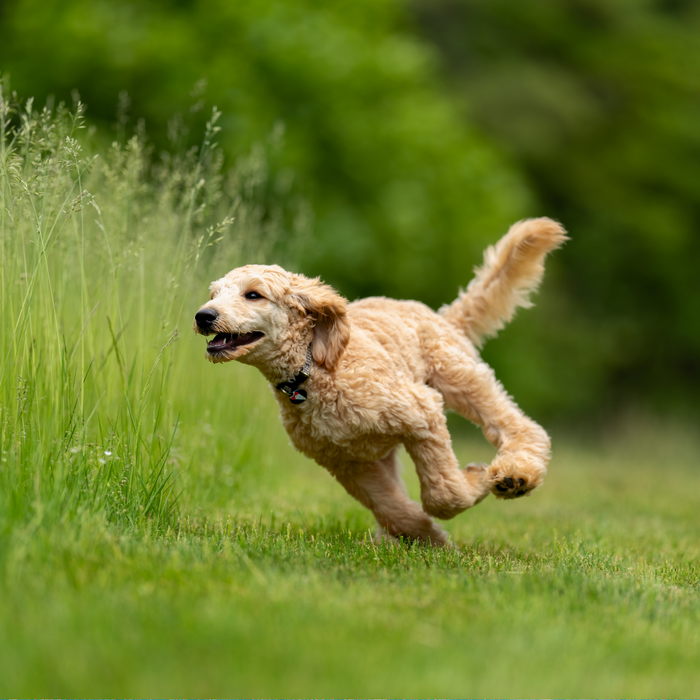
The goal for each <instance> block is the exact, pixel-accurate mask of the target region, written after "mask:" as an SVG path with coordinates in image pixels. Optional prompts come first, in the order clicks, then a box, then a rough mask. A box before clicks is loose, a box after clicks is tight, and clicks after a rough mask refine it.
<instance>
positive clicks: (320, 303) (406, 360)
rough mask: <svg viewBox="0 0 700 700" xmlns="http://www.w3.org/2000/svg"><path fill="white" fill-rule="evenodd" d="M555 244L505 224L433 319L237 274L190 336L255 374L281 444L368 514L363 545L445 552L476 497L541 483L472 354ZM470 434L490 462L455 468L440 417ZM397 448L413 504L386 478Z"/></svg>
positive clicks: (282, 275)
mask: <svg viewBox="0 0 700 700" xmlns="http://www.w3.org/2000/svg"><path fill="white" fill-rule="evenodd" d="M566 240H567V236H566V233H565V231H564V229H563V228H562V227H561V226H560V225H559V224H558V223H556V222H555V221H552V220H551V219H548V218H539V219H529V220H525V221H521V222H518V223H516V224H514V225H513V226H512V227H511V228H510V230H509V231H508V233H507V234H506V235H505V236H504V237H503V238H502V239H501V240H500V241H499V242H498V243H497V244H496V245H495V246H492V247H489V248H488V249H487V250H486V251H485V253H484V264H483V266H482V267H481V268H477V269H476V270H475V277H474V279H473V280H472V281H471V283H470V284H469V286H468V288H467V289H466V291H463V292H461V293H460V295H459V296H458V298H457V299H456V300H455V301H454V302H452V303H451V304H449V305H447V306H444V307H442V308H441V309H440V310H439V311H438V312H435V311H433V310H432V309H430V308H428V307H427V306H425V305H424V304H422V303H420V302H416V301H396V300H393V299H387V298H384V297H370V298H367V299H361V300H359V301H355V302H352V303H348V302H347V301H346V300H345V299H344V298H343V297H342V296H340V295H339V294H338V293H337V292H336V291H335V290H334V289H333V288H332V287H330V286H328V285H327V284H324V283H323V282H322V281H321V280H320V279H319V278H316V279H310V278H308V277H305V276H303V275H300V274H295V273H292V272H287V271H286V270H284V269H283V268H281V267H279V266H277V265H246V266H244V267H239V268H236V269H235V270H232V271H231V272H229V273H228V274H227V275H226V276H225V277H222V278H221V279H219V280H216V281H215V282H213V283H212V284H211V286H210V300H209V301H208V302H207V303H206V304H204V305H203V306H202V307H201V308H200V309H199V311H197V313H196V314H195V321H194V330H195V331H196V332H197V333H199V334H201V335H204V336H211V335H214V337H213V339H211V340H209V342H208V344H207V348H206V357H207V359H208V360H210V361H211V362H214V363H218V362H230V361H231V360H237V361H238V362H243V363H244V364H248V365H253V366H254V367H257V368H258V369H259V370H260V371H261V372H262V373H263V375H264V376H265V378H266V379H267V380H268V382H269V383H270V385H271V387H272V389H273V393H274V395H275V398H276V399H277V402H278V403H279V409H280V416H281V419H282V423H283V424H284V427H285V429H286V430H287V433H288V434H289V436H290V438H291V442H292V444H293V445H294V446H295V447H296V448H297V449H298V450H300V451H301V452H303V453H304V454H305V455H307V456H308V457H311V458H312V459H314V460H315V461H316V462H317V463H318V464H320V465H321V466H322V467H325V468H326V469H327V470H328V471H329V472H330V473H331V474H332V475H333V476H334V477H335V479H336V480H337V481H338V482H340V483H341V484H342V485H343V487H345V489H346V490H347V492H348V493H349V494H350V495H351V496H354V497H355V498H356V499H357V500H358V501H359V502H360V503H362V504H363V505H364V506H366V507H367V508H369V509H370V510H371V511H372V513H373V514H374V517H375V519H376V521H377V524H378V526H379V530H378V533H377V536H378V537H379V538H386V539H398V538H404V539H406V540H409V541H418V542H424V543H428V544H431V545H433V546H443V545H445V544H446V543H447V542H448V536H447V533H446V532H445V531H444V530H443V529H442V528H441V527H440V526H439V525H438V524H437V523H436V522H435V521H434V519H433V518H439V519H450V518H453V517H455V516H456V515H458V514H459V513H461V512H462V511H464V510H466V509H467V508H471V507H472V506H474V505H476V504H478V503H480V502H481V501H482V500H483V499H484V498H485V497H486V496H487V495H488V494H489V493H493V494H494V496H496V497H497V498H504V499H508V498H518V497H520V496H523V495H525V494H527V493H529V492H531V491H532V490H533V489H536V488H537V487H538V486H540V484H541V483H542V480H543V478H544V475H545V473H546V468H547V463H548V461H549V457H550V439H549V436H548V435H547V433H546V432H545V431H544V429H543V428H541V427H540V426H539V425H538V424H537V423H535V422H534V421H533V420H531V419H530V418H528V417H527V416H526V415H525V414H524V413H523V412H522V411H521V410H520V408H519V407H518V406H517V404H516V403H515V402H514V401H513V399H512V398H511V397H510V396H509V395H508V394H507V393H506V391H505V389H504V388H503V386H502V385H501V384H500V382H498V380H497V379H496V377H495V375H494V372H493V370H492V369H491V368H490V367H489V366H488V365H487V364H486V363H485V362H484V361H483V360H482V359H481V357H480V355H479V348H480V347H481V346H482V343H483V342H484V340H485V339H486V338H488V337H492V336H495V335H496V334H497V333H498V331H499V330H500V329H501V328H503V327H504V325H505V324H506V323H507V322H508V321H510V319H511V318H512V317H513V315H514V314H515V312H516V310H517V308H518V307H528V306H531V303H530V301H529V296H530V293H531V292H533V291H535V290H536V288H537V287H538V285H539V283H540V281H541V279H542V275H543V273H544V264H543V263H544V258H545V256H546V255H547V254H548V253H549V252H551V251H553V250H555V249H556V248H558V247H560V246H561V245H562V244H563V243H564V242H565V241H566ZM446 408H447V409H452V410H454V411H457V412H458V413H460V414H461V415H462V416H464V417H465V418H468V419H469V420H471V421H472V422H474V423H476V424H477V425H479V426H480V427H481V428H482V430H483V433H484V435H485V436H486V438H487V439H488V440H489V442H491V443H492V444H493V445H494V446H495V447H497V454H496V456H495V458H494V459H493V461H492V462H491V464H490V465H485V464H469V465H467V466H466V467H465V468H463V469H462V468H460V465H459V463H458V462H457V458H456V457H455V455H454V452H453V450H452V445H451V440H450V434H449V432H448V430H447V424H446V419H445V414H444V410H445V409H446ZM400 444H403V445H404V447H405V448H406V451H407V452H408V454H409V455H410V457H411V459H412V460H413V462H414V464H415V467H416V471H417V473H418V477H419V481H420V491H421V504H418V503H416V502H415V501H412V500H411V499H410V498H409V496H408V493H407V491H406V487H405V484H404V482H403V480H402V478H401V476H400V465H399V461H398V458H397V450H398V447H399V445H400Z"/></svg>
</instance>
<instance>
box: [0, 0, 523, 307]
mask: <svg viewBox="0 0 700 700" xmlns="http://www.w3.org/2000/svg"><path fill="white" fill-rule="evenodd" d="M407 20H408V18H407V16H406V13H405V11H404V9H403V8H402V6H401V4H400V3H398V2H396V1H395V0H380V1H377V0H361V1H359V2H357V1H355V2H333V3H321V4H319V3H317V2H311V1H310V0H295V1H294V2H288V1H287V0H256V1H255V2H246V3H231V2H227V1H226V0H203V1H201V2H185V3H174V2H151V3H148V4H144V3H141V2H139V3H134V2H123V3H94V2H88V1H87V0H68V1H66V0H60V1H59V0H47V1H46V2H45V1H44V0H42V1H41V2H35V1H34V0H15V1H14V2H10V4H9V5H8V9H7V10H6V11H5V20H4V22H3V25H4V26H3V29H2V30H1V33H0V46H2V48H0V61H1V63H0V67H2V68H3V69H4V70H5V71H9V73H10V76H11V80H12V84H13V88H14V89H16V90H18V91H19V92H20V93H22V94H34V95H47V94H54V93H55V94H58V95H61V96H64V99H67V97H68V95H70V91H71V90H72V89H73V88H76V87H77V88H79V90H80V94H81V97H82V99H84V100H85V101H86V102H87V104H89V105H90V113H91V115H92V116H93V118H97V119H100V120H101V121H102V123H104V124H111V123H112V122H113V121H114V116H113V115H114V102H115V97H116V94H117V93H118V91H120V90H126V91H128V95H129V99H130V104H131V110H132V111H133V113H134V114H136V115H138V116H140V117H145V119H146V122H147V125H148V131H149V134H150V135H151V137H152V138H154V139H155V141H156V143H158V144H159V145H162V144H163V143H165V141H166V139H165V135H166V125H167V124H168V122H169V121H170V130H169V133H170V136H171V137H173V136H174V135H176V134H178V133H179V132H178V129H179V128H180V127H181V126H182V125H185V124H187V123H189V122H190V120H189V118H187V119H185V118H180V119H176V120H173V119H171V117H172V115H173V114H174V113H176V112H178V111H182V109H183V105H185V104H186V100H187V95H188V92H190V93H191V95H192V102H193V104H192V108H191V109H192V110H194V119H195V123H196V120H197V117H198V115H200V114H201V112H200V111H199V110H201V109H202V105H204V104H211V103H212V101H213V104H216V105H217V106H218V107H219V108H220V109H221V110H222V112H223V117H222V122H221V123H222V125H223V126H224V132H223V134H222V139H223V140H222V143H223V144H224V147H225V149H226V150H227V151H228V152H229V153H231V152H234V153H235V152H240V151H241V150H244V149H247V147H248V144H249V143H250V142H251V141H254V140H260V139H262V138H263V137H264V136H265V135H266V134H267V133H269V132H270V131H271V130H272V128H273V126H274V125H275V124H276V123H277V122H278V121H280V120H281V121H282V122H283V123H284V124H285V127H286V148H285V150H284V157H283V158H282V159H281V160H280V161H279V162H277V163H274V164H273V165H274V166H275V171H276V172H277V174H278V179H277V180H276V184H275V185H274V186H275V188H276V190H275V193H276V194H277V193H278V192H280V191H282V192H284V191H285V190H286V188H288V187H290V186H291V184H292V179H293V177H294V174H296V176H297V177H298V179H300V183H299V184H298V187H300V188H301V190H302V191H303V192H304V193H305V194H306V196H307V197H308V198H309V199H310V201H311V202H312V204H313V207H314V211H315V214H316V234H317V236H316V240H315V241H314V244H313V245H312V246H310V247H309V248H308V250H306V255H305V257H304V260H303V264H302V268H303V269H302V270H300V271H303V272H307V273H311V274H322V275H323V276H324V277H325V278H326V279H327V281H329V282H330V283H333V284H336V285H337V286H338V287H339V288H340V289H341V291H343V292H344V293H345V294H347V295H349V296H350V297H354V296H358V295H367V294H377V293H386V294H391V295H396V296H400V297H411V298H419V299H423V300H425V301H426V302H428V303H431V304H433V305H438V304H441V303H444V302H447V301H450V300H452V299H453V298H454V296H455V295H456V292H457V290H458V287H459V285H464V284H466V283H467V282H468V281H469V278H470V274H471V272H470V271H471V268H472V266H473V265H474V264H475V263H477V262H478V261H479V259H480V254H481V251H482V249H483V248H484V247H485V245H486V244H487V242H491V241H493V240H494V239H495V238H496V237H497V236H498V235H500V234H501V233H503V232H504V230H505V228H506V226H507V225H508V224H510V223H511V222H512V221H513V220H515V219H516V218H518V217H520V216H522V214H523V213H524V212H525V209H526V205H527V202H528V196H527V192H526V190H525V188H524V187H523V185H522V182H521V180H520V178H519V177H518V175H517V174H516V173H515V172H514V171H513V169H512V168H511V167H509V166H508V165H507V164H506V163H505V162H504V160H503V159H502V158H500V157H499V156H498V155H497V154H496V153H495V151H494V149H493V148H492V147H491V146H490V145H489V144H488V143H487V142H486V141H485V139H484V138H483V137H481V136H480V135H479V134H478V133H477V132H475V131H474V130H472V129H469V128H468V127H465V126H464V125H463V124H462V122H461V120H460V117H459V114H458V112H457V110H456V109H455V107H454V105H453V103H452V101H451V100H450V98H449V96H447V95H446V94H445V92H444V91H443V90H441V89H440V86H439V84H436V82H435V74H436V66H437V64H436V58H435V55H434V51H433V50H432V49H431V48H430V47H429V46H427V45H426V44H425V43H424V42H421V41H420V40H418V39H417V38H416V37H415V36H414V35H413V34H412V32H411V31H410V29H409V28H408V25H407ZM193 86H194V87H193ZM127 116H128V113H125V112H124V110H123V109H122V110H121V112H120V116H119V120H120V121H119V124H120V127H119V128H123V124H124V122H125V120H126V118H127ZM290 169H291V170H290ZM292 171H293V172H292Z"/></svg>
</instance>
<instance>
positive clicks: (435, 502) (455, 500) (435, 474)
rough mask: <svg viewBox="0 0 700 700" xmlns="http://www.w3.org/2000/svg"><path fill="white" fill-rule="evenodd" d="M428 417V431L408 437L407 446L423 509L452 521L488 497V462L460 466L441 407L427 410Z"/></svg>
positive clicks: (426, 415)
mask: <svg viewBox="0 0 700 700" xmlns="http://www.w3.org/2000/svg"><path fill="white" fill-rule="evenodd" d="M427 405H429V402H428V401H426V402H425V404H424V406H427ZM424 418H426V419H427V421H428V424H429V428H428V430H427V431H424V430H421V431H420V437H416V436H409V437H407V438H406V439H405V440H404V445H405V447H406V450H407V451H408V454H409V455H410V456H411V459H412V460H413V463H414V464H415V466H416V472H417V473H418V480H419V481H420V487H421V502H422V503H423V508H424V509H425V511H426V512H427V513H429V514H430V515H433V516H435V517H436V518H441V519H442V520H449V519H450V518H454V517H455V515H459V514H460V513H461V512H463V511H465V510H466V509H467V508H471V507H472V506H475V505H476V504H477V503H480V502H481V501H483V500H484V498H486V496H488V494H489V486H488V483H487V480H486V472H485V468H486V465H469V466H467V467H466V468H465V469H460V467H459V462H458V461H457V457H455V454H454V452H453V450H452V442H451V440H450V433H449V432H448V430H447V421H446V419H445V414H444V413H443V412H442V410H441V408H440V409H438V410H431V411H430V412H427V411H426V412H424Z"/></svg>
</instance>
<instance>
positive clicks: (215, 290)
mask: <svg viewBox="0 0 700 700" xmlns="http://www.w3.org/2000/svg"><path fill="white" fill-rule="evenodd" d="M209 292H210V294H209V297H210V300H209V301H208V302H207V303H206V304H204V306H202V307H201V308H200V309H199V311H198V312H197V313H196V314H195V317H194V318H195V320H194V330H195V332H196V333H200V334H202V335H205V336H209V335H214V338H213V339H212V340H210V341H209V343H208V345H207V358H208V359H209V360H211V361H212V362H229V361H230V360H241V359H243V358H245V359H244V361H245V362H246V364H253V365H257V366H259V367H261V368H262V367H263V366H264V365H265V363H266V362H268V361H270V358H273V357H279V355H280V353H284V352H285V350H286V351H289V350H291V349H292V348H293V346H295V345H299V346H301V345H303V346H304V349H305V347H306V345H308V344H309V343H311V352H312V354H313V357H314V360H315V361H316V362H317V363H318V364H319V365H323V366H325V367H326V368H327V369H334V368H335V366H336V365H337V363H338V360H339V359H340V356H341V355H342V353H343V350H344V349H345V346H346V345H347V342H348V338H349V336H350V328H349V325H348V322H347V320H346V318H345V310H346V301H345V299H343V297H341V296H340V295H339V294H338V293H337V292H336V291H335V290H334V289H333V288H332V287H329V286H328V285H326V284H323V283H322V282H321V281H320V280H319V279H318V278H316V279H309V278H308V277H304V275H297V274H294V273H291V272H287V271H286V270H284V269H282V268H281V267H279V266H278V265H246V266H245V267H239V268H236V269H235V270H232V271H231V272H229V273H228V274H227V275H226V276H225V277H222V278H221V279H219V280H216V281H215V282H212V284H211V286H210V287H209Z"/></svg>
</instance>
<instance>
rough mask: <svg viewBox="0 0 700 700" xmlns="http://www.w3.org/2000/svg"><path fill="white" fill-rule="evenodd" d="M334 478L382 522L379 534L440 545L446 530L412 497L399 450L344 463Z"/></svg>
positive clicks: (446, 536)
mask: <svg viewBox="0 0 700 700" xmlns="http://www.w3.org/2000/svg"><path fill="white" fill-rule="evenodd" d="M334 476H335V478H336V479H337V480H338V481H339V482H340V483H341V484H342V485H343V486H344V487H345V490H346V491H347V492H348V493H349V494H350V495H351V496H353V497H354V498H356V499H357V500H358V501H359V502H360V503H362V505H363V506H365V507H367V508H369V509H370V510H371V511H372V513H373V514H374V517H375V519H376V520H377V524H378V525H379V533H378V537H379V538H381V537H384V536H388V537H390V538H398V537H404V538H406V539H408V540H417V541H419V542H425V543H426V544H432V545H433V546H437V547H441V546H444V545H445V544H446V543H447V539H448V535H447V533H446V532H445V531H444V530H443V529H442V528H441V527H440V526H439V525H437V524H436V523H435V522H434V521H433V519H432V518H431V517H430V516H429V515H428V514H427V513H425V512H424V511H423V509H422V508H421V507H420V505H419V504H418V503H416V502H415V501H412V500H411V499H410V497H409V495H408V492H407V491H406V485H405V484H404V482H403V479H402V478H401V474H400V473H399V462H398V458H397V456H396V450H395V449H394V450H392V451H391V452H390V453H389V454H388V455H387V456H386V457H384V458H383V459H380V460H377V461H376V462H372V463H368V464H364V463H353V464H349V465H344V467H343V468H342V469H339V470H337V471H334Z"/></svg>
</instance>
